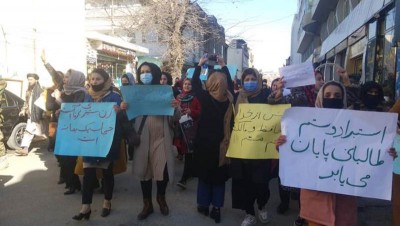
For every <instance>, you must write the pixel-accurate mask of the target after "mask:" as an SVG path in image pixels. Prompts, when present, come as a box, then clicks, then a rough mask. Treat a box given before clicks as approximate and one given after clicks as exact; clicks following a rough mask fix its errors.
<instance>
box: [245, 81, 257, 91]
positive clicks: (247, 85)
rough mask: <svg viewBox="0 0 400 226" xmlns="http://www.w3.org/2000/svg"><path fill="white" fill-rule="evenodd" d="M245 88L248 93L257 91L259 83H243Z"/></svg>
mask: <svg viewBox="0 0 400 226" xmlns="http://www.w3.org/2000/svg"><path fill="white" fill-rule="evenodd" d="M243 88H244V89H245V90H246V91H249V92H252V91H254V90H256V89H257V82H256V81H248V82H244V83H243Z"/></svg>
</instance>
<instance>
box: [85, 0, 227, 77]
mask: <svg viewBox="0 0 400 226" xmlns="http://www.w3.org/2000/svg"><path fill="white" fill-rule="evenodd" d="M141 7H143V6H142V5H141V4H140V3H132V2H129V1H124V0H115V1H113V4H108V5H102V6H100V7H99V6H96V7H94V6H88V5H87V6H86V21H87V29H88V30H91V31H96V32H99V33H102V34H107V35H110V36H117V37H119V38H121V39H124V40H125V41H128V42H131V43H133V44H135V45H138V46H143V47H145V48H147V49H148V54H147V56H148V57H151V58H154V59H158V60H159V61H160V62H162V61H163V57H165V56H164V55H165V53H166V49H167V44H166V43H165V42H163V38H162V36H160V35H158V34H156V33H155V32H149V31H142V30H141V29H139V28H136V29H135V28H132V30H130V31H129V32H127V31H126V30H124V29H122V28H121V27H118V26H115V25H114V24H118V23H121V24H122V23H123V22H125V23H126V19H125V18H123V17H124V16H126V15H127V11H129V12H131V13H133V12H135V10H140V8H141ZM191 7H196V8H197V9H198V10H199V11H200V15H202V16H203V17H204V18H205V20H204V21H206V22H205V23H204V24H203V26H204V27H203V28H202V29H207V30H208V31H210V32H208V33H207V34H206V35H202V34H200V33H199V32H196V31H194V30H191V29H184V31H183V35H184V36H185V37H186V38H188V39H190V40H197V44H196V45H195V46H194V47H193V49H191V50H190V51H189V52H188V53H187V54H186V59H185V65H184V67H183V71H186V69H187V68H189V67H192V66H193V65H195V64H197V63H198V60H199V59H200V58H201V57H202V56H203V55H204V53H206V52H207V53H208V54H218V55H220V56H224V58H226V52H227V45H226V44H225V30H224V28H223V27H222V26H221V25H219V24H218V21H217V19H216V18H215V17H214V16H212V15H207V13H206V12H204V10H203V9H202V8H201V7H200V6H199V5H198V4H192V5H191ZM112 21H114V23H113V22H112Z"/></svg>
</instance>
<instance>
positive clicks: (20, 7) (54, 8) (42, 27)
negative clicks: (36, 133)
mask: <svg viewBox="0 0 400 226" xmlns="http://www.w3.org/2000/svg"><path fill="white" fill-rule="evenodd" d="M71 12H73V16H71V15H72V14H71ZM84 24H85V10H84V0H76V1H63V0H55V1H49V0H14V1H3V2H2V3H1V7H0V76H2V77H3V78H5V79H6V80H8V86H7V89H8V90H10V91H12V92H13V93H15V94H16V95H18V96H21V97H22V96H24V92H25V90H26V89H27V86H28V84H27V80H26V75H27V73H37V74H38V75H39V77H40V83H41V85H42V86H51V85H52V81H51V77H50V75H49V74H48V72H47V71H46V68H45V67H44V66H43V63H42V61H41V58H40V56H41V54H42V51H43V50H45V53H46V56H47V60H48V61H49V62H50V63H51V64H52V65H53V66H54V67H55V68H56V69H57V70H60V71H63V72H65V71H66V70H67V69H69V68H74V69H76V70H81V71H85V68H86V60H85V59H86V45H85V43H86V39H85V27H84Z"/></svg>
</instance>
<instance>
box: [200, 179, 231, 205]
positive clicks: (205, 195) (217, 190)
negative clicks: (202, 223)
mask: <svg viewBox="0 0 400 226" xmlns="http://www.w3.org/2000/svg"><path fill="white" fill-rule="evenodd" d="M224 198H225V183H223V184H218V185H217V184H209V183H206V182H204V181H203V180H201V179H200V178H199V183H198V186H197V205H199V206H203V207H209V206H210V204H212V205H213V206H214V207H216V208H221V207H223V206H224Z"/></svg>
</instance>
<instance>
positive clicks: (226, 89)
mask: <svg viewBox="0 0 400 226" xmlns="http://www.w3.org/2000/svg"><path fill="white" fill-rule="evenodd" d="M207 60H208V59H207V57H202V58H201V59H200V60H199V64H198V65H197V66H196V68H195V71H194V74H193V77H192V79H185V80H183V82H182V83H181V84H182V87H181V90H179V91H178V89H174V95H175V97H176V98H175V99H173V100H171V106H172V107H173V108H174V109H175V111H174V114H173V116H153V115H143V116H139V117H137V118H135V119H134V120H132V121H129V120H128V119H127V116H126V110H127V109H129V108H131V107H132V108H134V107H135V106H134V103H127V102H124V100H123V98H122V97H121V93H120V92H119V90H118V89H117V88H116V87H114V86H113V84H112V78H111V77H110V76H109V74H108V73H107V72H106V71H104V70H102V69H95V70H93V71H92V72H91V73H90V75H89V76H88V79H86V78H85V76H84V74H83V73H82V72H79V71H76V70H73V69H70V70H68V71H67V72H66V73H65V74H63V73H62V72H57V71H55V70H54V69H53V68H52V67H51V66H50V65H49V64H45V65H46V67H47V68H48V70H49V72H50V73H51V75H52V77H53V81H54V83H55V84H56V85H55V87H54V89H53V90H52V91H53V92H51V91H50V92H48V101H47V103H48V104H47V108H48V110H51V111H52V112H53V115H54V121H56V120H57V119H56V118H57V116H58V114H59V112H60V110H59V109H60V106H61V103H70V102H115V103H116V105H115V106H114V107H113V108H114V110H115V112H116V113H117V120H116V126H115V134H114V138H113V142H112V145H111V148H110V150H109V153H108V155H107V157H106V158H94V157H87V156H85V157H83V158H78V157H71V156H58V159H59V162H60V165H61V169H60V183H62V182H63V180H65V181H66V187H67V188H68V190H67V191H66V192H65V194H72V193H74V192H75V191H76V190H81V189H82V205H81V208H80V211H79V213H78V214H77V215H75V216H74V217H73V219H75V220H82V219H87V220H88V219H89V218H90V215H91V213H92V211H91V204H92V197H93V191H94V189H95V188H96V186H99V185H98V183H99V182H98V179H99V178H101V186H102V188H103V191H104V201H103V204H102V211H101V216H102V217H107V216H108V215H109V214H110V213H111V200H112V196H113V188H114V174H115V173H117V172H123V171H124V170H125V169H126V166H121V165H124V164H125V165H126V154H127V153H128V155H129V158H130V159H133V162H132V168H133V173H134V174H135V175H136V176H137V177H138V178H139V180H140V185H141V190H142V197H143V209H142V211H141V212H140V213H138V215H137V219H138V220H144V219H146V218H148V217H149V216H150V215H151V214H152V213H153V212H154V208H153V199H152V185H153V180H155V184H156V187H157V194H156V201H157V203H158V205H159V209H160V212H161V214H163V215H168V214H169V205H168V204H167V198H166V188H167V185H168V183H169V182H173V181H174V162H175V156H176V155H177V152H176V148H177V149H178V151H179V154H180V155H181V156H184V161H185V163H184V172H183V175H182V177H181V179H180V180H179V182H178V183H177V185H178V186H179V187H181V188H182V189H185V188H186V183H187V181H188V179H189V178H191V177H197V178H198V184H197V211H198V212H199V213H200V214H203V215H205V216H209V217H210V218H212V219H213V220H214V221H215V222H216V223H219V222H221V208H222V207H223V206H224V197H225V184H226V181H227V180H228V179H229V178H232V194H231V195H232V208H235V209H240V210H243V211H244V220H243V222H242V223H241V225H242V226H248V225H255V224H257V218H258V220H259V221H260V222H262V223H267V222H268V221H269V216H268V212H267V210H266V205H267V203H268V200H269V198H270V191H269V181H270V180H271V179H272V178H275V177H277V175H278V170H279V164H278V161H277V160H271V159H260V160H250V159H237V158H227V157H226V152H227V149H228V145H229V139H230V135H231V130H232V127H233V119H234V117H235V114H236V113H237V112H238V107H239V104H242V103H250V104H252V103H265V104H287V103H289V104H291V105H292V106H308V107H317V108H336V109H341V108H343V109H344V108H351V109H357V110H366V111H385V109H386V108H385V106H384V105H382V104H383V90H382V87H381V86H380V85H379V84H377V83H375V82H367V83H366V84H364V85H363V86H362V87H361V88H360V87H354V86H352V85H351V84H350V82H349V78H348V75H347V73H346V71H345V70H343V69H338V74H339V75H340V77H341V81H342V82H335V81H329V82H326V83H325V82H324V80H323V75H322V73H321V72H319V71H316V72H315V80H316V83H315V85H311V86H305V87H296V88H292V89H291V90H290V93H289V94H288V95H286V94H285V93H284V92H283V90H284V89H283V88H284V81H282V79H276V80H274V81H273V82H272V84H271V89H269V88H265V87H263V80H262V76H261V75H260V73H259V72H258V71H257V70H256V69H254V68H248V69H246V70H244V71H243V73H242V75H241V80H240V81H241V84H240V86H241V89H239V90H235V89H234V82H233V81H232V79H231V75H230V73H229V70H228V68H227V67H226V65H225V62H224V59H222V58H218V60H217V63H218V64H220V66H221V69H218V70H213V71H211V73H210V74H209V75H208V79H207V80H206V81H205V82H202V81H201V80H200V71H201V67H202V66H203V65H204V64H206V63H207ZM134 80H135V79H134V78H133V77H132V75H124V76H123V77H122V85H134V84H135V81H134ZM136 80H137V84H135V85H172V77H171V75H170V74H169V73H167V72H162V71H161V70H160V68H159V67H158V66H156V65H155V64H153V63H147V62H145V63H143V64H141V65H140V66H139V67H138V70H137V78H136ZM85 81H87V84H86V83H85ZM144 95H145V94H144ZM390 111H391V112H396V113H400V101H399V102H397V103H396V104H395V105H394V106H393V107H392V108H391V109H390ZM182 123H187V125H188V126H185V127H184V128H183V127H182V126H181V124H182ZM136 135H139V136H140V142H135V141H134V140H135V136H136ZM54 139H55V138H54ZM285 142H286V137H285V136H283V135H281V136H280V137H279V139H278V140H277V141H276V148H277V149H278V150H279V146H280V145H282V144H283V143H285ZM126 144H129V147H130V150H129V151H126V150H125V147H126ZM51 145H54V142H51V143H50V148H52V147H51ZM388 151H389V150H388ZM389 152H390V154H391V155H392V156H393V157H396V156H397V155H396V150H394V149H391V150H390V151H389ZM79 168H81V169H79ZM82 168H83V170H82ZM118 168H119V170H118ZM79 171H83V183H82V185H81V183H80V180H79V177H78V175H77V174H79ZM399 182H400V179H399V175H394V180H393V187H394V188H393V201H392V204H393V209H394V213H395V212H396V211H397V213H399V212H400V209H399V205H400V200H399V199H400V197H399V192H400V184H399ZM293 194H297V195H300V199H299V206H300V214H299V217H298V218H297V219H296V220H295V221H294V225H305V224H306V222H308V225H311V226H314V225H326V226H333V225H336V226H347V225H349V226H350V225H355V224H356V216H357V208H356V197H354V196H346V195H340V194H333V193H328V192H320V191H312V190H306V189H295V188H288V187H285V186H283V185H280V186H279V195H280V199H281V204H280V205H279V206H278V207H277V211H278V212H279V213H285V212H286V211H287V209H288V208H289V200H290V197H291V195H293ZM255 203H256V209H255V208H254V204H255ZM172 208H173V206H172ZM393 222H394V225H399V216H398V214H397V215H396V214H394V215H393Z"/></svg>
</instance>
